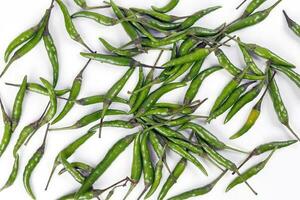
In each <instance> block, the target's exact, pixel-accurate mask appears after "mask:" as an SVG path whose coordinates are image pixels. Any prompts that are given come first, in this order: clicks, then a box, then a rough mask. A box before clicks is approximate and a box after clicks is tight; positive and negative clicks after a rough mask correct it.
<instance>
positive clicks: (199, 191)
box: [168, 171, 227, 200]
mask: <svg viewBox="0 0 300 200" xmlns="http://www.w3.org/2000/svg"><path fill="white" fill-rule="evenodd" d="M226 172H227V171H224V172H223V173H222V174H221V175H220V176H218V177H217V178H216V179H215V180H213V181H212V182H211V183H209V184H207V185H205V186H202V187H199V188H195V189H192V190H190V191H186V192H183V193H181V194H178V195H176V196H173V197H170V198H169V199H168V200H184V199H188V198H192V197H197V196H200V195H205V194H207V193H209V192H210V191H211V190H212V189H213V188H214V187H215V185H216V184H217V183H218V182H219V180H221V178H222V177H223V176H224V175H225V174H226Z"/></svg>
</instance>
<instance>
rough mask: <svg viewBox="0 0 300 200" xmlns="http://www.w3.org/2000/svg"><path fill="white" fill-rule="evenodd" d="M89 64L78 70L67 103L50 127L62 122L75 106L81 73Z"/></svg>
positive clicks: (79, 88)
mask: <svg viewBox="0 0 300 200" xmlns="http://www.w3.org/2000/svg"><path fill="white" fill-rule="evenodd" d="M90 62H91V60H88V62H87V63H86V64H85V66H84V67H83V68H82V69H81V70H80V72H79V73H78V74H77V76H76V77H75V79H74V80H73V83H72V87H71V90H70V94H69V98H68V101H67V102H66V104H65V106H64V108H63V109H62V111H61V112H60V113H59V115H58V116H57V117H56V118H55V119H54V120H53V121H52V123H51V124H52V125H53V124H56V123H57V122H59V121H60V120H62V119H63V118H64V117H65V116H66V115H67V114H68V113H69V111H70V110H71V109H72V108H73V106H74V104H75V100H76V99H77V97H78V95H79V93H80V90H81V84H82V75H83V72H84V71H85V69H86V68H87V67H88V65H89V63H90Z"/></svg>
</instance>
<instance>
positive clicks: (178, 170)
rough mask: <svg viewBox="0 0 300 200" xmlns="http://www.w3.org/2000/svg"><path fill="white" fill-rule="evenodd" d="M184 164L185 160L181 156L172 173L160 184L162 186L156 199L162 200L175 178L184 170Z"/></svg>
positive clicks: (175, 180)
mask: <svg viewBox="0 0 300 200" xmlns="http://www.w3.org/2000/svg"><path fill="white" fill-rule="evenodd" d="M186 165H187V160H186V159H185V158H181V159H180V161H179V162H178V163H177V164H176V166H175V168H174V169H173V171H172V173H171V174H170V175H169V177H168V179H167V181H166V182H165V183H164V185H163V186H162V188H161V190H160V192H159V195H158V200H162V199H164V198H165V196H166V195H167V193H168V192H169V190H170V189H171V188H172V186H173V185H174V184H175V183H176V182H177V179H178V178H179V177H180V175H181V174H182V173H183V171H184V170H185V168H186Z"/></svg>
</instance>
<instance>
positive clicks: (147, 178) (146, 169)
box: [138, 132, 155, 199]
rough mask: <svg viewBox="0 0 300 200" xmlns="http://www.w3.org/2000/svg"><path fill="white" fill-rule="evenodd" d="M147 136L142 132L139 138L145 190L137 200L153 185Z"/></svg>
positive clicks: (152, 170)
mask: <svg viewBox="0 0 300 200" xmlns="http://www.w3.org/2000/svg"><path fill="white" fill-rule="evenodd" d="M148 136H149V132H143V134H142V136H141V137H142V138H141V155H142V166H143V174H144V184H145V188H144V190H143V191H142V193H141V194H140V195H139V197H138V199H140V198H141V197H142V196H143V194H144V193H145V192H146V191H147V190H148V189H149V187H150V186H151V185H152V184H153V181H154V174H155V172H154V168H153V164H152V159H151V154H150V149H149V147H148Z"/></svg>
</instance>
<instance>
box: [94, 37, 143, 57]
mask: <svg viewBox="0 0 300 200" xmlns="http://www.w3.org/2000/svg"><path fill="white" fill-rule="evenodd" d="M99 40H100V42H101V43H102V44H103V46H104V47H105V48H106V49H107V50H108V51H110V52H112V53H114V54H117V55H119V56H126V57H133V56H136V55H138V54H140V53H141V51H139V50H138V49H134V51H133V50H131V49H119V48H116V47H114V46H112V45H111V44H109V43H108V42H107V41H106V40H104V39H103V38H99Z"/></svg>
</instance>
